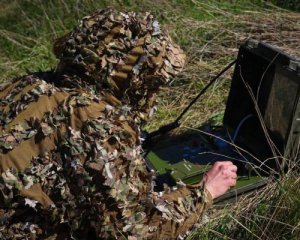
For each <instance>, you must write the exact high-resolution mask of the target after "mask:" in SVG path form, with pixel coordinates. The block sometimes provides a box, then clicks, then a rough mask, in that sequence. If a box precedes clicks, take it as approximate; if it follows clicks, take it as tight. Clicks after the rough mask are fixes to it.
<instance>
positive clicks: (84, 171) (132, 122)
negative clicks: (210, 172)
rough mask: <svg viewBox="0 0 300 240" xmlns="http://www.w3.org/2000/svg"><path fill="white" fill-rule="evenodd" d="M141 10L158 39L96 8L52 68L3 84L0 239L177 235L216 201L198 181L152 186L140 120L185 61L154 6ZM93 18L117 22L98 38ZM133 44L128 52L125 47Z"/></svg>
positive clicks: (126, 17) (126, 16)
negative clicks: (163, 31)
mask: <svg viewBox="0 0 300 240" xmlns="http://www.w3.org/2000/svg"><path fill="white" fill-rule="evenodd" d="M99 19H102V20H103V21H104V22H103V21H102V20H101V21H102V22H101V21H100V20H99ZM107 19H109V20H107ZM111 19H114V21H112V20H111ZM142 19H144V20H145V22H146V23H145V24H144V23H143V20H139V21H140V26H142V27H141V29H143V26H147V27H146V28H147V29H148V28H149V29H152V28H153V29H154V30H153V29H152V30H151V31H152V32H151V34H152V35H155V34H158V36H159V37H158V38H157V39H156V38H151V34H150V35H149V34H148V32H147V31H146V32H145V33H144V35H143V36H144V37H140V38H137V40H134V41H132V40H130V39H129V38H130V36H131V35H132V31H135V29H133V30H132V29H131V30H130V29H126V28H123V27H122V26H123V25H122V24H121V23H123V22H124V21H125V22H126V24H127V23H128V22H130V21H132V22H134V23H135V22H136V21H137V19H136V17H135V15H134V14H131V13H129V14H123V15H121V17H120V14H116V13H114V12H113V13H112V11H111V10H106V11H104V12H103V11H102V12H101V11H100V12H96V13H95V14H94V15H92V16H89V17H86V18H84V19H83V20H82V21H81V23H80V26H79V27H78V28H77V29H75V30H74V32H73V33H72V34H69V35H68V36H67V38H68V40H67V43H68V44H66V41H64V44H63V46H62V48H63V50H61V49H60V48H58V49H57V52H58V53H57V54H59V55H60V64H59V66H58V68H57V70H56V74H53V73H51V72H49V73H38V74H34V75H30V76H26V77H23V78H21V79H17V80H15V81H14V82H13V83H11V84H8V85H7V86H4V87H2V88H1V91H0V99H1V102H0V113H1V114H0V122H1V127H0V128H1V135H0V171H1V179H0V180H1V181H0V194H1V196H0V201H1V210H0V217H1V221H0V224H1V225H0V226H1V227H0V228H1V231H0V232H1V234H2V236H1V237H3V238H4V239H23V238H24V237H30V238H32V239H35V238H48V239H69V238H71V237H73V238H77V239H84V238H89V239H93V238H101V239H102V238H104V239H111V238H112V237H114V238H128V239H144V238H161V239H164V238H165V239H172V238H176V237H177V236H179V235H180V234H184V233H185V232H186V230H188V229H189V228H190V227H191V226H192V225H193V224H194V222H195V221H196V220H197V218H198V217H199V216H200V214H201V213H202V211H203V210H204V209H205V208H207V207H208V206H209V205H210V204H211V197H210V195H209V193H208V192H206V191H205V190H201V189H199V188H194V189H191V188H189V187H180V188H179V189H178V190H176V191H167V192H164V193H155V192H153V191H152V190H153V187H152V178H151V175H150V174H149V173H148V171H147V169H146V166H145V163H144V160H143V158H142V157H141V146H140V141H139V128H138V126H139V124H140V123H141V122H142V120H143V119H146V118H147V114H148V113H149V109H150V108H151V106H152V103H153V99H154V98H153V96H154V93H155V92H156V90H157V86H158V85H159V84H161V82H160V81H161V80H162V79H163V80H164V79H165V80H166V79H168V77H169V76H170V75H174V74H176V72H177V71H178V70H176V65H177V66H178V69H179V68H180V67H181V66H182V63H181V61H182V58H180V56H182V54H181V53H180V50H179V49H178V48H177V47H174V46H172V45H171V44H170V41H169V40H168V38H166V37H164V36H161V35H159V33H158V31H159V29H157V23H156V22H155V21H154V20H153V18H152V17H151V15H149V14H148V15H147V14H146V15H145V16H143V18H142ZM115 20H116V21H117V24H116V23H115ZM99 21H100V23H98V22H99ZM149 21H150V23H151V24H150V25H149ZM120 22H121V23H120ZM95 24H96V25H97V24H98V25H100V26H101V27H103V26H104V27H105V28H107V29H111V30H110V31H109V34H107V33H106V34H102V33H101V32H100V36H99V37H98V36H97V34H98V33H97V34H96V35H95V34H94V33H93V34H92V36H94V35H95V36H94V37H97V39H98V38H99V39H102V40H101V42H100V43H101V44H99V42H96V43H95V45H93V44H92V41H91V39H90V38H91V34H90V32H92V30H89V29H90V28H93V26H94V25H95ZM126 24H125V26H127V25H126ZM147 24H148V25H149V26H150V27H152V28H150V27H149V26H148V25H147ZM114 25H118V26H115V27H114ZM119 25H120V26H121V27H120V26H119ZM96 29H98V27H97V28H96ZM122 29H123V30H122ZM129 30H130V31H129ZM120 31H121V32H124V31H125V33H124V34H125V35H126V36H127V35H128V36H127V37H126V36H123V35H122V38H121V39H122V41H121V42H120V41H119V40H118V39H120V38H117V39H115V38H114V36H115V34H119V32H120ZM128 31H129V32H128ZM130 32H131V33H130ZM83 33H84V34H86V33H89V34H88V37H87V39H88V40H87V39H85V38H86V36H85V35H83ZM122 34H123V33H122ZM124 39H125V40H124ZM128 39H129V40H128ZM151 39H152V40H151ZM126 41H127V42H126ZM130 44H134V47H130V48H129V50H128V51H127V52H126V55H125V56H124V57H122V51H121V50H120V49H122V46H123V47H124V46H127V45H130ZM116 46H118V48H119V50H120V51H116ZM99 47H101V51H100V50H99ZM123 50H124V49H123ZM145 52H146V53H147V54H145ZM104 53H105V54H104ZM120 56H121V57H120ZM170 56H171V57H170ZM70 59H73V60H72V61H70ZM174 59H175V60H174ZM176 59H177V60H176ZM99 62H100V63H101V67H99V66H98V65H97V64H98V63H99ZM157 69H159V71H158V70H157ZM58 73H59V74H58ZM128 79H131V81H128ZM107 85H108V86H109V87H107ZM105 88H106V89H107V90H101V89H105Z"/></svg>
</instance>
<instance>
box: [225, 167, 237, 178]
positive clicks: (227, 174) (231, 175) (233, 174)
mask: <svg viewBox="0 0 300 240" xmlns="http://www.w3.org/2000/svg"><path fill="white" fill-rule="evenodd" d="M222 173H223V174H224V175H225V177H226V178H233V179H236V178H237V174H236V172H232V171H230V170H229V169H227V170H225V171H223V172H222Z"/></svg>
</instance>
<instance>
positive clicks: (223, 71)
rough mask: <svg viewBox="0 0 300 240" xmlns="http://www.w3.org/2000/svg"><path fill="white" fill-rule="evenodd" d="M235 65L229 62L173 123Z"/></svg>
mask: <svg viewBox="0 0 300 240" xmlns="http://www.w3.org/2000/svg"><path fill="white" fill-rule="evenodd" d="M235 63H236V60H234V61H233V62H231V63H230V64H229V65H227V67H225V68H224V69H223V70H222V71H221V72H220V73H219V74H218V75H217V76H215V77H214V78H213V79H212V80H211V81H210V82H209V83H208V84H207V85H206V86H205V87H204V88H203V89H202V90H201V92H200V93H199V94H198V95H197V96H196V97H195V98H194V99H193V101H191V102H190V104H189V105H188V106H187V107H186V108H185V109H184V110H183V111H182V113H181V114H180V115H179V116H178V117H177V119H176V120H175V122H179V120H180V119H181V118H182V117H183V116H184V114H186V112H187V111H188V110H189V109H190V108H191V106H193V105H194V103H195V102H196V101H197V100H198V99H199V97H201V96H202V95H203V94H204V93H205V92H206V90H207V89H208V88H209V87H210V86H211V85H212V84H213V83H214V82H215V81H216V80H217V79H218V78H219V77H221V76H222V75H223V74H224V73H225V72H226V71H227V70H228V69H229V68H231V67H232V66H233V65H234V64H235Z"/></svg>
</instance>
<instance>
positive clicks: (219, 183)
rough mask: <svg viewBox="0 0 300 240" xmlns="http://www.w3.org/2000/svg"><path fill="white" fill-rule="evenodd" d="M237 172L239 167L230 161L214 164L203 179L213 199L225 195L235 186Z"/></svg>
mask: <svg viewBox="0 0 300 240" xmlns="http://www.w3.org/2000/svg"><path fill="white" fill-rule="evenodd" d="M236 171H237V167H236V166H235V165H234V164H233V163H232V162H230V161H224V162H215V163H214V165H213V167H212V168H211V169H210V170H209V171H208V172H207V173H206V174H205V176H204V178H203V180H204V182H205V188H206V189H207V190H208V191H209V192H210V194H211V196H212V198H213V199H215V198H217V197H219V196H221V195H222V194H224V193H225V192H226V191H227V190H228V189H229V188H230V187H233V186H235V184H236V179H237V173H236Z"/></svg>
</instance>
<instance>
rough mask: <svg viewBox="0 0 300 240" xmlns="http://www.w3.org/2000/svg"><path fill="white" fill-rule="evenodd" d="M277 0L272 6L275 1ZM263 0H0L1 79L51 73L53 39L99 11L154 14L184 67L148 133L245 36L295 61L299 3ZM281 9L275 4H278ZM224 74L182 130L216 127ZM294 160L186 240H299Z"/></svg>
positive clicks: (299, 183) (226, 80)
mask: <svg viewBox="0 0 300 240" xmlns="http://www.w3.org/2000/svg"><path fill="white" fill-rule="evenodd" d="M272 2H276V1H272ZM277 2H279V4H280V5H274V4H272V3H271V2H270V1H262V0H248V1H247V0H224V1H217V0H212V1H204V0H143V1H141V0H124V1H121V0H111V1H108V0H102V1H97V0H84V1H77V0H49V1H42V0H31V1H29V0H24V1H23V0H1V8H0V49H1V51H0V71H1V75H0V82H4V81H6V80H7V79H9V78H12V77H14V76H17V75H22V74H25V73H26V72H32V71H37V70H47V69H50V68H53V67H54V66H55V64H56V60H55V58H54V55H53V54H52V51H51V44H52V42H53V40H54V39H55V38H56V37H58V36H60V35H62V34H64V33H66V32H68V31H69V30H71V29H72V27H73V26H74V25H75V24H76V22H77V20H78V19H80V18H81V17H83V16H84V15H86V14H88V13H90V12H92V11H93V10H95V9H97V8H103V7H107V6H113V7H116V8H118V9H120V10H135V11H151V12H152V13H154V14H155V15H156V16H157V17H158V19H159V21H160V22H161V23H162V25H163V27H164V28H165V29H167V30H168V31H169V32H170V34H171V35H172V37H173V39H174V40H175V41H176V42H178V43H179V44H180V45H181V46H182V48H183V49H184V50H185V52H186V53H187V56H188V60H187V64H186V66H185V70H184V71H183V72H182V73H181V74H180V75H179V76H178V77H177V78H176V79H175V80H174V81H173V82H172V84H171V86H170V87H165V88H164V89H163V90H162V92H161V93H160V96H159V106H158V107H159V108H158V109H159V110H158V112H157V114H156V116H155V117H154V118H153V119H152V121H151V122H150V123H149V124H148V125H147V129H148V130H152V129H155V128H156V126H158V125H162V124H164V123H168V122H170V121H171V120H174V118H175V117H176V116H177V115H178V113H179V112H180V111H181V110H182V109H183V108H184V107H185V106H187V104H188V103H189V102H190V100H191V99H193V97H195V95H196V94H197V93H198V92H199V91H200V90H201V89H202V88H203V86H205V84H206V83H207V82H208V81H209V80H211V79H212V77H213V76H215V75H216V74H217V73H218V72H219V71H220V70H221V69H222V68H223V67H224V66H226V65H227V64H228V63H229V62H230V61H231V60H233V59H234V58H235V57H236V54H237V51H238V47H239V45H240V44H241V43H243V42H244V41H245V40H246V39H248V38H255V39H257V40H263V41H265V42H267V43H270V44H273V45H276V46H278V47H280V48H281V49H283V50H284V51H286V52H288V53H289V54H291V55H293V56H300V13H299V12H296V11H294V10H287V9H283V8H280V7H282V6H283V7H291V8H294V9H298V10H299V1H277ZM279 6H280V7H279ZM230 77H231V72H228V73H227V74H226V75H224V76H223V77H222V78H221V79H220V81H218V82H217V83H216V84H214V86H213V87H212V89H211V90H210V91H209V92H208V93H207V94H206V95H205V96H204V98H202V100H201V101H199V102H198V103H197V104H196V105H195V106H194V107H193V108H192V109H191V111H190V112H189V113H188V114H187V115H186V116H185V117H184V119H183V121H182V127H181V128H180V130H184V129H186V128H190V127H195V126H199V125H201V124H202V123H203V122H206V121H214V122H217V123H220V120H221V119H222V116H223V111H224V108H225V102H226V97H227V94H228V89H229V86H230ZM296 160H297V159H291V160H289V165H290V169H291V170H290V171H289V173H288V174H284V175H283V176H282V178H280V180H277V181H274V182H273V183H270V184H269V185H268V187H266V188H264V189H263V190H262V191H261V192H259V193H257V194H256V195H255V196H254V197H253V196H252V197H248V198H245V199H242V200H241V201H239V202H238V203H236V204H231V205H230V206H228V207H226V208H225V210H222V211H215V210H214V211H213V212H212V213H210V214H208V215H207V216H208V218H209V219H210V221H209V222H208V223H206V224H202V225H201V226H200V227H199V228H198V230H196V231H194V232H193V233H192V234H191V235H190V237H189V238H190V239H192V238H194V239H199V238H200V239H293V238H294V239H297V238H298V237H299V236H300V235H299V234H300V221H299V219H300V200H299V199H300V198H299V196H300V192H299V191H300V190H299V189H300V178H299V176H297V172H299V169H298V166H297V161H296Z"/></svg>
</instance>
